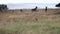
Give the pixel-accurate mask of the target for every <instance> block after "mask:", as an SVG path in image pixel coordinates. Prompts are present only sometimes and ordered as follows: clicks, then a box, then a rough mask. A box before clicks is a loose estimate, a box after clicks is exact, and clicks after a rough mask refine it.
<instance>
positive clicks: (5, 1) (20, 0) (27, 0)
mask: <svg viewBox="0 0 60 34" xmlns="http://www.w3.org/2000/svg"><path fill="white" fill-rule="evenodd" d="M59 2H60V0H0V4H8V3H14V4H15V3H59Z"/></svg>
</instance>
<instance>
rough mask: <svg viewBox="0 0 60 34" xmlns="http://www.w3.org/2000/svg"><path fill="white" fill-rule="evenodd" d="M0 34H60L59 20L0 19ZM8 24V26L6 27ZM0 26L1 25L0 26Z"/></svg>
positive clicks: (46, 18) (32, 18)
mask: <svg viewBox="0 0 60 34" xmlns="http://www.w3.org/2000/svg"><path fill="white" fill-rule="evenodd" d="M0 23H5V25H3V24H2V25H3V26H0V34H60V18H59V17H57V18H48V17H41V18H40V17H38V20H37V21H35V19H34V17H30V16H29V17H26V18H0ZM7 24H8V25H7ZM0 25H1V24H0Z"/></svg>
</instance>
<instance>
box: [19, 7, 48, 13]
mask: <svg viewBox="0 0 60 34" xmlns="http://www.w3.org/2000/svg"><path fill="white" fill-rule="evenodd" d="M37 9H38V7H37V6H36V7H35V8H33V9H31V11H32V12H37ZM20 11H21V12H22V11H23V9H20ZM45 12H46V13H47V6H46V7H45Z"/></svg>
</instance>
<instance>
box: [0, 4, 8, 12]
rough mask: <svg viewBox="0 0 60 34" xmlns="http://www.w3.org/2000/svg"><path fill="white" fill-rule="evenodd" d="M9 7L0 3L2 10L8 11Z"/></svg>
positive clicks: (0, 10)
mask: <svg viewBox="0 0 60 34" xmlns="http://www.w3.org/2000/svg"><path fill="white" fill-rule="evenodd" d="M7 9H8V7H7V5H5V4H0V12H3V10H4V11H6V10H7Z"/></svg>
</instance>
